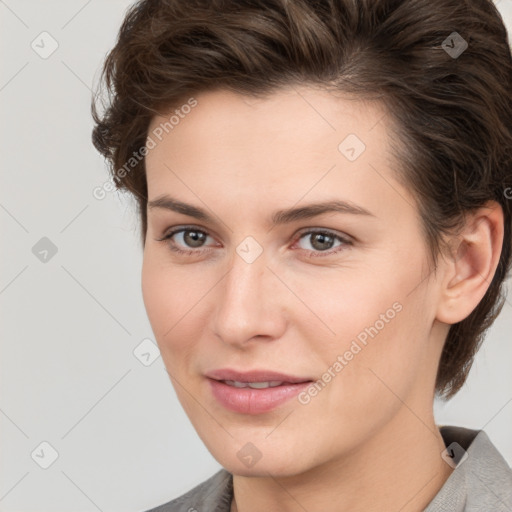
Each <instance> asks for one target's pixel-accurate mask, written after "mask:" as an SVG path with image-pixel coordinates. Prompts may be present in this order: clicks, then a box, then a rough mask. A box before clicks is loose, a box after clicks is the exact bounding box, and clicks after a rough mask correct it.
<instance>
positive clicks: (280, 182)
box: [146, 87, 412, 206]
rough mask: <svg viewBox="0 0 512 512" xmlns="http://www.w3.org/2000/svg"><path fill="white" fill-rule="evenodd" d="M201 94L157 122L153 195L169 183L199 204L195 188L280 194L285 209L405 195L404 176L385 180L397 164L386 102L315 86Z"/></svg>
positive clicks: (254, 196) (259, 196)
mask: <svg viewBox="0 0 512 512" xmlns="http://www.w3.org/2000/svg"><path fill="white" fill-rule="evenodd" d="M194 99H195V100H196V102H197V103H196V105H195V106H194V107H193V108H190V109H188V108H187V109H183V111H181V112H180V111H179V110H180V109H179V107H177V108H174V109H173V110H172V111H170V112H169V113H168V114H166V115H163V116H157V117H154V118H153V119H152V121H151V124H150V127H149V130H148V135H149V136H150V137H152V138H153V139H154V142H155V144H156V145H155V147H154V148H153V149H152V150H151V151H149V152H148V154H147V156H146V168H147V179H148V192H149V197H150V199H151V198H154V197H156V196H157V195H158V194H159V193H161V192H166V191H170V190H172V191H173V195H174V196H176V195H177V194H178V195H181V196H182V197H183V198H184V199H193V200H194V201H195V202H197V197H194V195H195V196H201V195H200V194H203V195H206V196H207V197H211V196H212V194H216V195H219V194H220V195H221V196H222V197H223V198H224V197H226V196H227V197H230V196H231V195H232V194H236V195H237V197H238V198H239V201H242V202H246V201H250V202H251V203H261V202H262V201H264V202H268V201H271V200H274V199H275V200H279V201H280V202H281V204H280V206H283V205H282V202H283V201H284V202H285V203H296V202H297V201H299V200H300V199H301V198H302V197H304V196H305V195H306V194H307V199H308V200H316V199H319V198H325V195H326V194H327V193H328V194H330V195H331V196H332V193H333V192H335V193H336V194H335V195H339V196H344V198H346V199H349V200H353V201H355V200H356V199H357V200H359V201H361V202H364V201H370V202H372V203H375V202H377V203H379V202H381V203H383V202H385V200H393V197H392V196H396V195H397V194H398V193H399V191H398V190H397V189H398V188H399V185H398V183H396V184H394V188H393V187H391V188H390V187H389V186H387V187H386V186H385V180H387V179H392V176H391V175H392V171H391V168H392V167H395V168H396V164H395V165H394V164H393V162H392V159H391V154H390V151H389V142H390V131H389V115H388V114H387V112H386V109H385V107H384V105H383V104H382V103H380V102H375V101H374V102H369V101H362V100H360V99H357V98H354V97H349V96H342V95H340V94H336V95H334V94H332V93H330V92H327V91H325V90H319V89H314V88H311V87H293V88H288V89H283V90H280V91H278V92H275V93H272V94H270V95H269V96H267V97H265V98H258V99H256V98H251V97H246V96H242V95H239V94H235V93H233V92H231V91H226V90H217V91H209V92H204V93H202V94H199V95H197V96H195V97H194ZM176 110H178V112H177V113H176ZM185 112H187V113H185ZM173 114H174V115H175V118H174V119H173V121H174V123H169V119H170V117H171V116H172V115H173ZM178 118H179V121H178V122H176V121H177V120H178ZM155 133H158V134H159V136H158V137H156V136H155V135H154V134H155ZM383 180H384V181H383ZM383 185H384V187H383ZM376 193H378V196H377V197H373V198H372V197H371V196H372V195H375V194H376ZM403 194H404V195H407V192H406V191H403ZM349 196H352V197H349ZM379 197H380V200H379ZM305 199H306V198H305ZM394 199H395V203H396V198H394ZM411 200H412V198H411Z"/></svg>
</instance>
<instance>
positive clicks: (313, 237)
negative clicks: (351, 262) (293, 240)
mask: <svg viewBox="0 0 512 512" xmlns="http://www.w3.org/2000/svg"><path fill="white" fill-rule="evenodd" d="M302 240H306V241H308V243H309V245H310V247H311V248H308V247H305V246H304V245H302V247H301V248H302V249H304V250H305V251H307V252H309V254H310V255H311V256H327V255H330V254H334V253H337V252H339V251H340V250H343V247H344V246H346V245H350V243H351V242H350V240H348V239H345V238H343V237H341V236H339V235H336V234H334V233H331V232H329V231H307V232H305V233H302V235H301V236H300V238H299V246H300V241H302ZM336 241H338V242H339V243H338V245H335V243H336ZM333 248H334V250H332V249H333Z"/></svg>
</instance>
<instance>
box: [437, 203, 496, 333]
mask: <svg viewBox="0 0 512 512" xmlns="http://www.w3.org/2000/svg"><path fill="white" fill-rule="evenodd" d="M503 222H504V219H503V209H502V208H501V206H500V204H499V203H497V202H496V201H489V202H488V203H486V204H485V206H483V207H481V208H479V209H478V210H476V211H474V212H471V213H469V214H466V222H465V225H464V227H463V228H462V230H461V232H459V233H458V234H457V235H456V236H453V237H452V238H451V239H450V240H449V245H450V247H451V249H452V251H451V254H450V255H449V256H448V258H445V260H444V265H443V266H444V274H443V279H442V282H441V289H440V300H439V303H438V309H437V315H436V318H437V320H439V321H440V322H444V323H447V324H456V323H457V322H460V321H462V320H464V319H465V318H466V317H467V316H469V314H470V313H471V312H472V311H473V310H474V309H475V308H476V306H477V305H478V303H479V302H480V301H481V300H482V298H483V296H484V295H485V292H486V291H487V289H488V288H489V286H490V284H491V281H492V279H493V277H494V274H495V272H496V268H497V266H498V262H499V259H500V255H501V248H502V246H503Z"/></svg>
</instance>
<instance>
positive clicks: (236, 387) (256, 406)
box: [206, 369, 313, 415]
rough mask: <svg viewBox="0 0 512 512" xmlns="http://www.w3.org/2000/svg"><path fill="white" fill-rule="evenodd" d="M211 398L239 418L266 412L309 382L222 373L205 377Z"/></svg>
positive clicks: (256, 372) (265, 373)
mask: <svg viewBox="0 0 512 512" xmlns="http://www.w3.org/2000/svg"><path fill="white" fill-rule="evenodd" d="M206 377H207V380H208V381H209V383H210V390H211V392H212V395H213V397H214V398H215V399H216V401H217V402H219V403H220V404H221V405H222V406H224V407H225V408H226V409H228V410H230V411H233V412H237V413H241V414H251V415H252V414H263V413H265V412H269V411H271V410H273V409H275V408H277V407H279V406H280V405H283V404H284V403H285V402H287V401H289V400H291V399H292V398H293V397H294V396H296V395H297V394H299V393H300V392H301V391H302V390H304V389H305V388H306V387H307V386H309V385H310V384H311V383H312V382H313V379H311V378H309V377H299V376H293V375H285V374H283V373H279V372H274V371H269V370H254V371H249V372H240V371H236V370H230V369H224V370H215V371H211V372H208V373H207V374H206Z"/></svg>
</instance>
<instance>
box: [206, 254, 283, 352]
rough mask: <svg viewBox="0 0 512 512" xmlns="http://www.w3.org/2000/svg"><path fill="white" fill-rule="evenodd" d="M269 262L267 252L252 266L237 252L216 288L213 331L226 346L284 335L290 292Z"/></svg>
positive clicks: (245, 343)
mask: <svg viewBox="0 0 512 512" xmlns="http://www.w3.org/2000/svg"><path fill="white" fill-rule="evenodd" d="M268 263H269V262H268V260H267V258H266V254H265V251H263V253H262V254H261V255H260V256H259V257H258V258H257V259H256V260H255V261H252V262H250V263H249V262H247V261H246V260H244V259H243V258H242V257H241V256H240V255H239V254H238V253H236V252H235V251H234V254H233V257H232V259H231V266H230V269H229V270H228V272H227V274H226V275H225V277H224V279H223V280H222V281H221V283H219V285H218V286H217V287H216V289H217V296H216V297H215V300H216V301H217V306H216V309H215V316H214V321H213V329H214V333H215V334H216V335H217V336H218V337H219V338H220V339H221V340H222V341H223V342H224V343H227V344H230V345H232V346H236V347H238V348H246V347H247V345H248V344H250V343H251V342H254V341H255V340H256V339H259V340H260V341H261V340H262V338H263V339H265V340H267V341H271V340H275V339H278V338H280V337H281V336H282V335H283V333H284V331H285V329H286V325H287V321H288V315H287V306H288V303H289V302H290V297H289V296H288V299H287V298H286V297H287V293H286V292H288V295H290V292H289V291H288V290H286V289H285V287H284V285H283V283H282V282H281V281H280V280H279V279H278V278H277V277H276V273H275V270H273V269H272V270H271V269H270V268H269V267H268V266H267V264H268Z"/></svg>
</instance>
